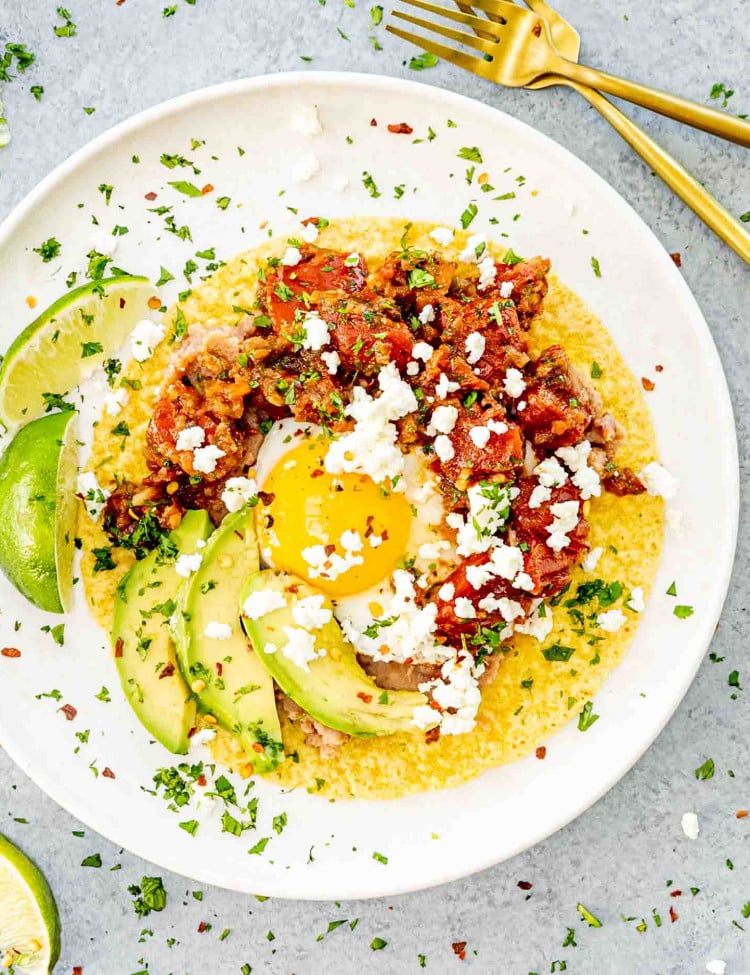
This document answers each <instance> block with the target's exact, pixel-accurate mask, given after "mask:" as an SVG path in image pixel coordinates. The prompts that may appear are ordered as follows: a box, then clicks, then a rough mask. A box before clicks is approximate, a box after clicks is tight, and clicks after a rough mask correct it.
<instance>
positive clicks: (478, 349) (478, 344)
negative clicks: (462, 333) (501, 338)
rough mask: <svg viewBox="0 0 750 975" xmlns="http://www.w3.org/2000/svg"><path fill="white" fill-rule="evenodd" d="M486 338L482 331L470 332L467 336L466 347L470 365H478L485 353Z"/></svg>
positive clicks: (467, 359)
mask: <svg viewBox="0 0 750 975" xmlns="http://www.w3.org/2000/svg"><path fill="white" fill-rule="evenodd" d="M485 345H486V342H485V339H484V335H482V333H481V332H470V333H469V335H467V336H466V341H465V342H464V348H465V349H466V361H467V362H468V363H469V365H470V366H473V365H476V363H477V362H479V360H480V359H481V358H482V356H483V355H484V349H485Z"/></svg>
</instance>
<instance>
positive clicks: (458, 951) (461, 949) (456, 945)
mask: <svg viewBox="0 0 750 975" xmlns="http://www.w3.org/2000/svg"><path fill="white" fill-rule="evenodd" d="M451 948H452V949H453V954H454V955H456V956H457V957H458V958H460V959H461V961H463V960H464V959H465V958H466V942H465V941H454V942H453V944H452V945H451Z"/></svg>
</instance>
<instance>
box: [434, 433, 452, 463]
mask: <svg viewBox="0 0 750 975" xmlns="http://www.w3.org/2000/svg"><path fill="white" fill-rule="evenodd" d="M432 446H433V447H434V448H435V456H436V457H437V458H438V460H441V461H443V463H447V462H448V461H449V460H453V458H454V457H455V456H456V451H455V450H454V448H453V444H452V443H451V439H450V437H447V436H446V435H445V434H444V433H441V434H440V436H438V437H435V439H434V441H433V443H432Z"/></svg>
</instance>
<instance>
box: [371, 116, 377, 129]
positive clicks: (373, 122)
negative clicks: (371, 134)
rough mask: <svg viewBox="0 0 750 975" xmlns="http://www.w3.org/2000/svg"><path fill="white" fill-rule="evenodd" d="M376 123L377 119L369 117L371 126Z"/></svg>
mask: <svg viewBox="0 0 750 975" xmlns="http://www.w3.org/2000/svg"><path fill="white" fill-rule="evenodd" d="M377 124H378V120H377V119H374V118H371V119H370V125H371V126H372V127H373V128H375V126H376V125H377Z"/></svg>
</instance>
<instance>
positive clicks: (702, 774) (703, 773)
mask: <svg viewBox="0 0 750 975" xmlns="http://www.w3.org/2000/svg"><path fill="white" fill-rule="evenodd" d="M715 771H716V765H715V764H714V760H713V759H712V758H707V759H706V761H705V762H704V763H703V765H699V766H698V768H697V769H696V770H695V777H696V779H699V780H700V781H705V780H706V779H712V778H713V777H714V772H715Z"/></svg>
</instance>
